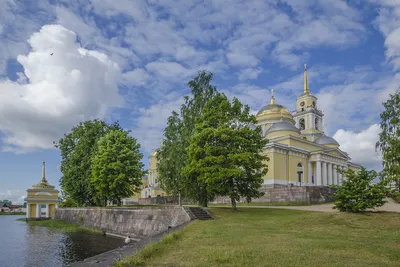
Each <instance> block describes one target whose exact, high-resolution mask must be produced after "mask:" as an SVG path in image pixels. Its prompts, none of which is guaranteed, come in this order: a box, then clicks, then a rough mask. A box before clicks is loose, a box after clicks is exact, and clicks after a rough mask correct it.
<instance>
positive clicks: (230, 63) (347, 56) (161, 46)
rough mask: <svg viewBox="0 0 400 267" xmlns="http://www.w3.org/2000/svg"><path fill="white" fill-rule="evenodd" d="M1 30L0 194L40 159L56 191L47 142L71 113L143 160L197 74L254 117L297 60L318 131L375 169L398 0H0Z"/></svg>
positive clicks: (290, 89) (14, 188) (297, 82)
mask: <svg viewBox="0 0 400 267" xmlns="http://www.w3.org/2000/svg"><path fill="white" fill-rule="evenodd" d="M0 39H1V46H0V146H1V152H0V199H2V198H9V199H12V200H13V201H18V200H20V199H21V198H23V196H24V195H25V190H26V189H27V188H28V187H30V186H31V185H32V184H34V183H37V182H38V181H39V180H40V178H41V177H40V174H41V172H40V168H41V161H42V160H45V161H46V166H47V177H48V180H49V181H50V182H51V183H52V184H54V185H57V186H58V180H59V178H60V176H61V173H60V172H59V164H60V153H59V151H57V150H56V149H54V148H53V147H52V142H53V141H55V140H58V139H59V138H60V137H61V136H62V135H63V134H64V133H66V132H68V131H69V130H70V129H71V128H72V127H73V126H74V125H76V124H77V123H79V121H82V120H89V119H94V118H100V119H104V120H106V121H109V122H111V121H114V120H119V121H120V123H121V125H122V126H123V127H124V128H126V129H131V130H132V135H133V136H134V137H135V138H137V139H138V141H139V142H140V144H141V145H142V149H141V150H142V152H143V154H144V158H143V161H144V163H145V164H146V166H147V164H148V162H147V157H148V155H149V153H151V151H152V150H154V149H156V148H157V147H158V145H159V143H160V141H161V138H162V132H163V129H164V127H165V125H166V120H167V118H168V116H169V115H170V114H171V111H172V110H174V109H175V110H177V109H178V108H179V105H180V104H181V103H182V96H184V95H185V94H187V93H188V92H189V91H188V87H187V85H186V84H187V82H188V81H189V80H190V79H191V78H193V77H194V76H195V75H196V73H197V72H198V71H199V70H208V71H212V72H213V73H214V84H215V85H216V86H217V88H218V89H219V90H220V91H223V92H225V93H226V94H227V95H228V96H229V97H233V96H236V97H238V98H239V99H240V100H241V101H242V102H243V103H245V104H248V105H249V106H250V107H251V109H252V111H253V112H257V110H259V109H260V108H261V107H262V106H263V105H265V104H267V103H268V101H269V97H270V89H271V88H274V89H275V98H276V101H277V102H278V103H280V104H283V105H285V106H286V107H288V108H289V110H293V109H294V104H295V99H296V97H297V96H298V95H300V94H301V93H302V86H303V81H302V71H303V64H305V63H306V64H307V66H308V72H309V82H310V89H311V91H312V93H313V94H315V95H316V96H317V97H318V98H319V102H318V105H319V108H320V109H322V110H323V112H324V113H325V117H324V125H325V130H326V134H327V135H330V136H333V137H334V138H335V139H336V140H337V141H338V142H339V143H340V144H341V147H340V148H341V149H342V150H344V151H346V152H348V153H349V154H350V156H351V157H352V159H353V161H354V162H357V163H360V164H363V165H364V166H366V167H368V168H375V169H377V170H379V169H380V168H381V167H380V165H381V158H380V155H379V154H378V153H376V152H375V149H374V144H375V142H376V141H377V138H378V134H379V132H380V129H379V125H378V124H379V113H380V112H381V111H382V105H381V104H382V102H383V101H385V100H387V99H388V97H389V94H390V93H393V92H394V91H395V90H396V88H397V87H398V82H399V80H400V74H398V72H399V67H400V45H399V44H400V1H395V0H381V1H378V0H368V1H357V0H348V1H344V0H343V1H340V0H309V1H308V0H307V1H306V0H304V1H303V0H296V1H294V0H293V1H289V0H280V1H277V0H268V1H267V0H266V1H257V0H254V1H253V0H246V1H233V0H232V1H227V0H209V1H206V0H204V1H185V0H183V1H175V0H174V1H172V0H163V1H157V0H147V1H133V0H132V1H131V0H118V1H111V0H91V1H89V0H86V1H85V0H80V1H77V0H76V1H73V0H68V1H67V0H58V1H57V0H49V1H47V0H38V1H29V0H26V1H23V0H21V1H17V0H3V1H1V2H0ZM51 54H53V55H51Z"/></svg>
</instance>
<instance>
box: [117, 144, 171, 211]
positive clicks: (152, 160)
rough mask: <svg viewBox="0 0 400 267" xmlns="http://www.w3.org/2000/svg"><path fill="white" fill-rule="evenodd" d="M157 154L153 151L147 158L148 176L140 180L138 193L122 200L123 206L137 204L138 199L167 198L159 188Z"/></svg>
mask: <svg viewBox="0 0 400 267" xmlns="http://www.w3.org/2000/svg"><path fill="white" fill-rule="evenodd" d="M157 167H158V163H157V152H156V151H154V152H153V153H151V155H150V156H149V169H148V174H147V175H145V176H144V177H143V178H142V186H141V188H140V192H138V193H135V194H133V195H132V197H130V198H128V199H124V200H123V201H122V202H123V204H124V205H127V204H133V203H138V202H139V198H151V197H158V196H159V197H163V196H167V194H166V192H165V191H164V190H163V189H162V188H161V187H160V181H159V179H158V171H157Z"/></svg>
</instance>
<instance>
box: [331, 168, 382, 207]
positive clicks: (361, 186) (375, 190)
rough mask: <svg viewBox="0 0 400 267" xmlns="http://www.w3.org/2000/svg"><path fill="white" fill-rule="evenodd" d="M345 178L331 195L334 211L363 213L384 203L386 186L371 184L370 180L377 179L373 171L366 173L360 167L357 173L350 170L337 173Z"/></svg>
mask: <svg viewBox="0 0 400 267" xmlns="http://www.w3.org/2000/svg"><path fill="white" fill-rule="evenodd" d="M339 172H341V173H342V174H344V175H345V176H346V179H345V180H344V181H343V183H342V185H341V186H336V189H337V190H336V192H335V193H334V195H333V198H334V199H335V206H334V208H335V209H338V210H339V211H347V212H363V211H366V210H367V209H372V208H375V207H380V206H382V205H383V204H385V203H386V201H385V200H384V199H385V197H386V193H387V192H386V191H387V189H386V186H385V183H384V182H383V181H380V182H378V183H376V184H372V183H371V182H372V180H374V179H375V178H376V177H377V175H378V174H377V172H376V171H374V170H371V171H368V170H366V169H365V168H364V167H361V170H360V171H359V172H355V171H353V170H351V169H347V171H345V172H343V171H339Z"/></svg>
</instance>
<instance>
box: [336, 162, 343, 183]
mask: <svg viewBox="0 0 400 267" xmlns="http://www.w3.org/2000/svg"><path fill="white" fill-rule="evenodd" d="M338 168H339V170H342V166H338ZM337 176H338V177H337V181H338V185H342V174H341V173H340V172H337Z"/></svg>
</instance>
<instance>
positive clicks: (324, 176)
mask: <svg viewBox="0 0 400 267" xmlns="http://www.w3.org/2000/svg"><path fill="white" fill-rule="evenodd" d="M327 184H328V177H327V175H326V162H322V185H327Z"/></svg>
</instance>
